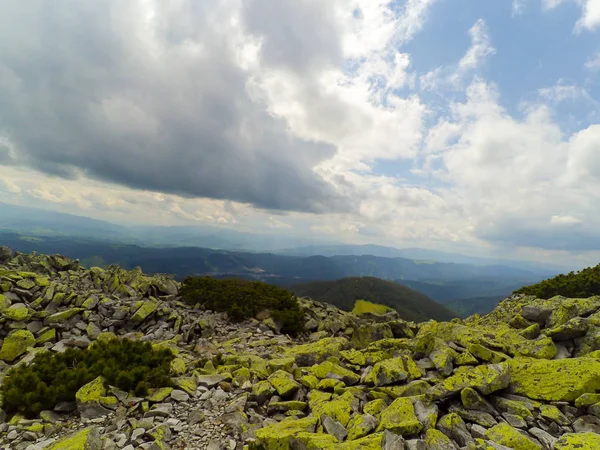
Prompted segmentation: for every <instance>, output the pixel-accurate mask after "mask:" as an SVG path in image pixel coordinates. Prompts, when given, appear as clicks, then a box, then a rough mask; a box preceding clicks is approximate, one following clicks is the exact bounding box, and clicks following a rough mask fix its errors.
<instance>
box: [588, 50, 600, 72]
mask: <svg viewBox="0 0 600 450" xmlns="http://www.w3.org/2000/svg"><path fill="white" fill-rule="evenodd" d="M585 68H586V69H588V70H590V71H592V72H598V71H600V52H598V53H596V54H595V55H594V56H592V57H590V58H588V60H587V61H586V62H585Z"/></svg>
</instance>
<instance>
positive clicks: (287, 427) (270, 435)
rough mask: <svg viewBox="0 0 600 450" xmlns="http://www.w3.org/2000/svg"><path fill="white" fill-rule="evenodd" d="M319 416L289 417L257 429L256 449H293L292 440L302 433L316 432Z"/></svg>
mask: <svg viewBox="0 0 600 450" xmlns="http://www.w3.org/2000/svg"><path fill="white" fill-rule="evenodd" d="M317 422H318V420H317V418H316V417H307V418H305V419H287V420H284V421H281V422H278V423H276V424H273V425H269V426H267V427H264V428H261V429H259V430H256V441H257V442H256V444H255V446H254V447H252V448H255V449H265V450H291V447H290V440H291V439H292V438H294V437H297V436H298V435H299V434H300V433H314V432H315V430H316V428H317Z"/></svg>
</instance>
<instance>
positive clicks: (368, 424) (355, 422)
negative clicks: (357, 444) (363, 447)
mask: <svg viewBox="0 0 600 450" xmlns="http://www.w3.org/2000/svg"><path fill="white" fill-rule="evenodd" d="M377 425H379V420H377V418H376V417H374V416H372V415H371V414H368V413H366V414H364V415H359V414H356V415H354V417H353V418H352V419H351V420H350V422H349V423H348V440H349V441H354V440H356V439H360V438H362V437H365V436H367V435H368V434H369V433H371V432H372V431H374V430H375V429H376V428H377ZM384 440H385V439H384Z"/></svg>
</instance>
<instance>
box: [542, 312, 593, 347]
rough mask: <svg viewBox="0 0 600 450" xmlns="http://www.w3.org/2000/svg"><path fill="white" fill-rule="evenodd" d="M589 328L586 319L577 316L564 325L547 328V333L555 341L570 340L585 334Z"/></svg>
mask: <svg viewBox="0 0 600 450" xmlns="http://www.w3.org/2000/svg"><path fill="white" fill-rule="evenodd" d="M589 328H590V327H589V325H588V323H587V321H586V320H585V319H583V318H581V317H576V318H574V319H571V320H569V321H568V322H567V323H565V324H563V325H559V326H557V327H554V328H552V329H550V330H546V331H545V334H546V336H548V337H550V338H552V340H553V341H557V342H558V341H568V340H571V339H575V338H578V337H581V336H585V334H586V333H587V332H588V329H589Z"/></svg>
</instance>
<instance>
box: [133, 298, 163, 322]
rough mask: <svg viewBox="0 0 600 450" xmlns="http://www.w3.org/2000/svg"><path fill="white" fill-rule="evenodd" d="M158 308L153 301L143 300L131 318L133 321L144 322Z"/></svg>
mask: <svg viewBox="0 0 600 450" xmlns="http://www.w3.org/2000/svg"><path fill="white" fill-rule="evenodd" d="M157 309H158V305H157V304H156V303H155V302H153V301H150V300H148V301H145V302H141V304H140V306H139V307H138V308H137V310H136V311H135V313H134V314H133V315H132V316H131V320H132V321H133V322H137V323H140V322H143V321H144V320H145V319H146V318H147V317H149V316H150V315H151V314H152V313H153V312H154V311H156V310H157Z"/></svg>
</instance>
